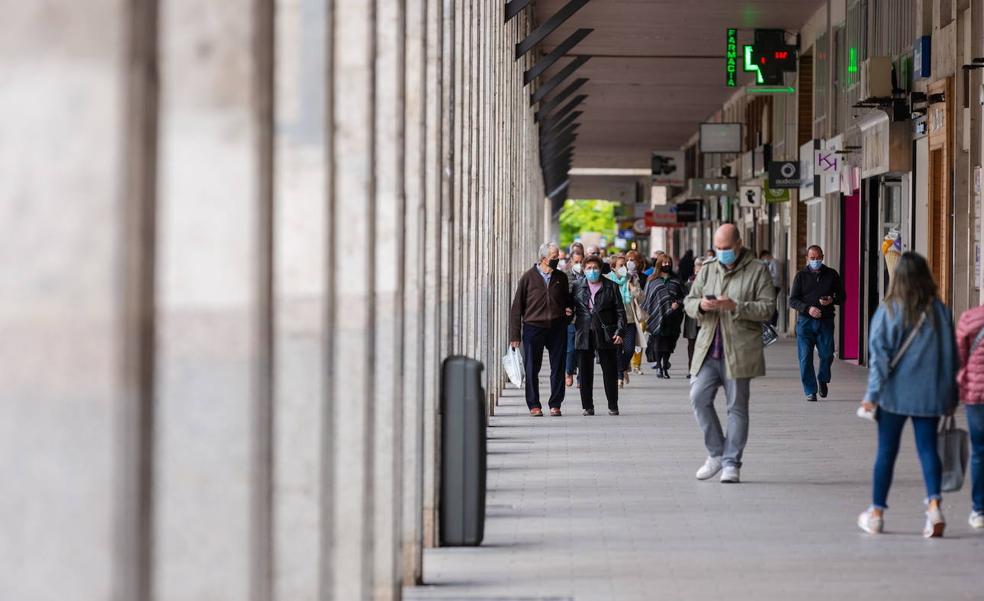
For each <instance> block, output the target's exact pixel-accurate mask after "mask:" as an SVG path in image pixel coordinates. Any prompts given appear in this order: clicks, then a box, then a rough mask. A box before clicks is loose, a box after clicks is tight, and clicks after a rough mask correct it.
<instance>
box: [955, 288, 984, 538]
mask: <svg viewBox="0 0 984 601" xmlns="http://www.w3.org/2000/svg"><path fill="white" fill-rule="evenodd" d="M957 352H958V353H959V355H960V364H961V365H962V366H963V367H961V368H960V371H959V372H958V374H957V386H958V389H959V392H960V400H962V401H963V403H964V409H965V410H966V411H967V430H968V431H969V432H970V447H971V458H970V477H971V482H972V484H971V491H970V498H971V503H972V506H973V511H972V512H971V514H970V519H969V521H970V525H971V526H972V527H974V528H977V529H982V528H984V306H982V307H975V308H973V309H969V310H967V311H964V313H963V315H961V316H960V322H959V323H958V324H957Z"/></svg>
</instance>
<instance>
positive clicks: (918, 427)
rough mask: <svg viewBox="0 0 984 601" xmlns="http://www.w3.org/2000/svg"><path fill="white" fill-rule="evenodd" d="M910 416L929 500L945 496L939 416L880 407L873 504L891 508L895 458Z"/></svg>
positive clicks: (878, 506) (880, 507)
mask: <svg viewBox="0 0 984 601" xmlns="http://www.w3.org/2000/svg"><path fill="white" fill-rule="evenodd" d="M907 419H912V428H913V429H914V430H915V434H916V451H917V452H918V453H919V463H920V464H921V465H922V471H923V481H924V482H925V483H926V500H927V501H929V500H930V499H942V498H943V497H942V496H941V495H940V486H941V484H940V483H941V480H942V478H943V464H942V462H941V461H940V455H939V452H938V451H937V449H936V430H937V428H938V427H939V423H940V418H939V417H911V418H910V417H909V416H908V415H899V414H898V413H890V412H888V411H885V410H884V409H881V408H879V409H878V455H877V458H876V459H875V477H874V487H873V491H872V495H871V496H872V499H871V506H872V507H875V508H878V509H888V489H890V488H891V487H892V476H893V475H894V473H895V458H896V457H898V454H899V443H900V442H901V440H902V429H903V428H905V422H906V420H907Z"/></svg>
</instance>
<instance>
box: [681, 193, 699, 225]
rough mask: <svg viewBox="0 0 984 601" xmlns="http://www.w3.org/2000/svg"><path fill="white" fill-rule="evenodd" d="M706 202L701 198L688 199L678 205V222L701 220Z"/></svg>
mask: <svg viewBox="0 0 984 601" xmlns="http://www.w3.org/2000/svg"><path fill="white" fill-rule="evenodd" d="M703 206H704V203H703V201H701V200H700V199H699V198H694V199H690V200H686V201H684V202H682V203H680V204H678V205H677V206H676V214H677V222H678V223H694V222H697V221H700V217H701V212H702V211H701V209H702V208H703Z"/></svg>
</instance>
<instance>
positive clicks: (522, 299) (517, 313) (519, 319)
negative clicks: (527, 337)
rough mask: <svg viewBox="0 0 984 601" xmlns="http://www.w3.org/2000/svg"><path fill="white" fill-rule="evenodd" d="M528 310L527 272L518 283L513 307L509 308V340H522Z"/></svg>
mask: <svg viewBox="0 0 984 601" xmlns="http://www.w3.org/2000/svg"><path fill="white" fill-rule="evenodd" d="M525 312H526V274H525V273H524V274H523V276H522V277H520V278H519V284H517V285H516V296H515V297H513V302H512V307H511V308H510V310H509V340H510V342H516V341H517V340H522V338H521V336H522V325H523V314H524V313H525Z"/></svg>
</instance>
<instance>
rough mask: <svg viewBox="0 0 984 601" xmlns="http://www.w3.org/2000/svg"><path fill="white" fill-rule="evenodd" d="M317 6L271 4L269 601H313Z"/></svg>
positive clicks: (323, 203) (318, 386) (319, 245)
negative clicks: (272, 536)
mask: <svg viewBox="0 0 984 601" xmlns="http://www.w3.org/2000/svg"><path fill="white" fill-rule="evenodd" d="M326 8H327V5H326V1H325V0H314V1H303V2H302V1H301V0H278V2H277V15H276V23H277V35H276V48H277V65H276V74H277V87H276V89H277V98H276V107H277V110H276V125H277V127H276V132H277V136H276V157H277V163H276V178H275V199H276V203H275V209H276V210H275V215H274V224H275V225H274V227H275V240H276V251H275V253H274V254H275V256H276V260H277V263H276V266H275V267H276V268H275V280H274V282H275V307H276V311H275V314H276V322H275V323H276V327H275V332H276V342H275V344H274V348H275V350H276V377H275V383H276V389H275V393H276V394H275V398H276V404H275V407H276V420H275V422H274V423H275V446H274V458H275V469H274V475H275V479H274V510H275V514H274V515H275V519H274V524H275V526H276V532H275V553H274V558H275V568H274V588H273V591H274V598H275V599H277V600H278V601H301V600H304V601H313V600H315V599H318V595H319V590H318V583H319V574H320V569H321V568H320V564H321V557H320V551H321V549H320V545H321V531H322V528H324V527H326V524H325V520H323V519H322V517H323V516H322V512H321V502H322V499H321V492H322V485H323V484H324V483H323V481H322V461H323V457H322V450H323V448H324V445H325V444H326V436H325V435H324V432H323V431H322V427H321V425H322V424H323V423H324V420H325V415H324V411H325V409H324V408H325V403H324V400H325V398H326V391H325V369H324V367H325V361H326V355H325V345H326V328H325V310H326V309H325V308H326V304H325V300H326V299H325V295H326V293H327V288H326V253H325V247H326V245H327V243H328V241H327V232H326V228H327V200H328V197H327V189H326V185H327V156H328V154H327V148H326V143H327V141H326V136H325V106H326V101H327V99H326V94H327V89H328V88H327V82H326V81H325V73H326V72H327V71H326V69H327V52H326V50H327V46H326V44H327V38H326V33H327V32H326V31H325V29H326V25H327V13H326Z"/></svg>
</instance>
